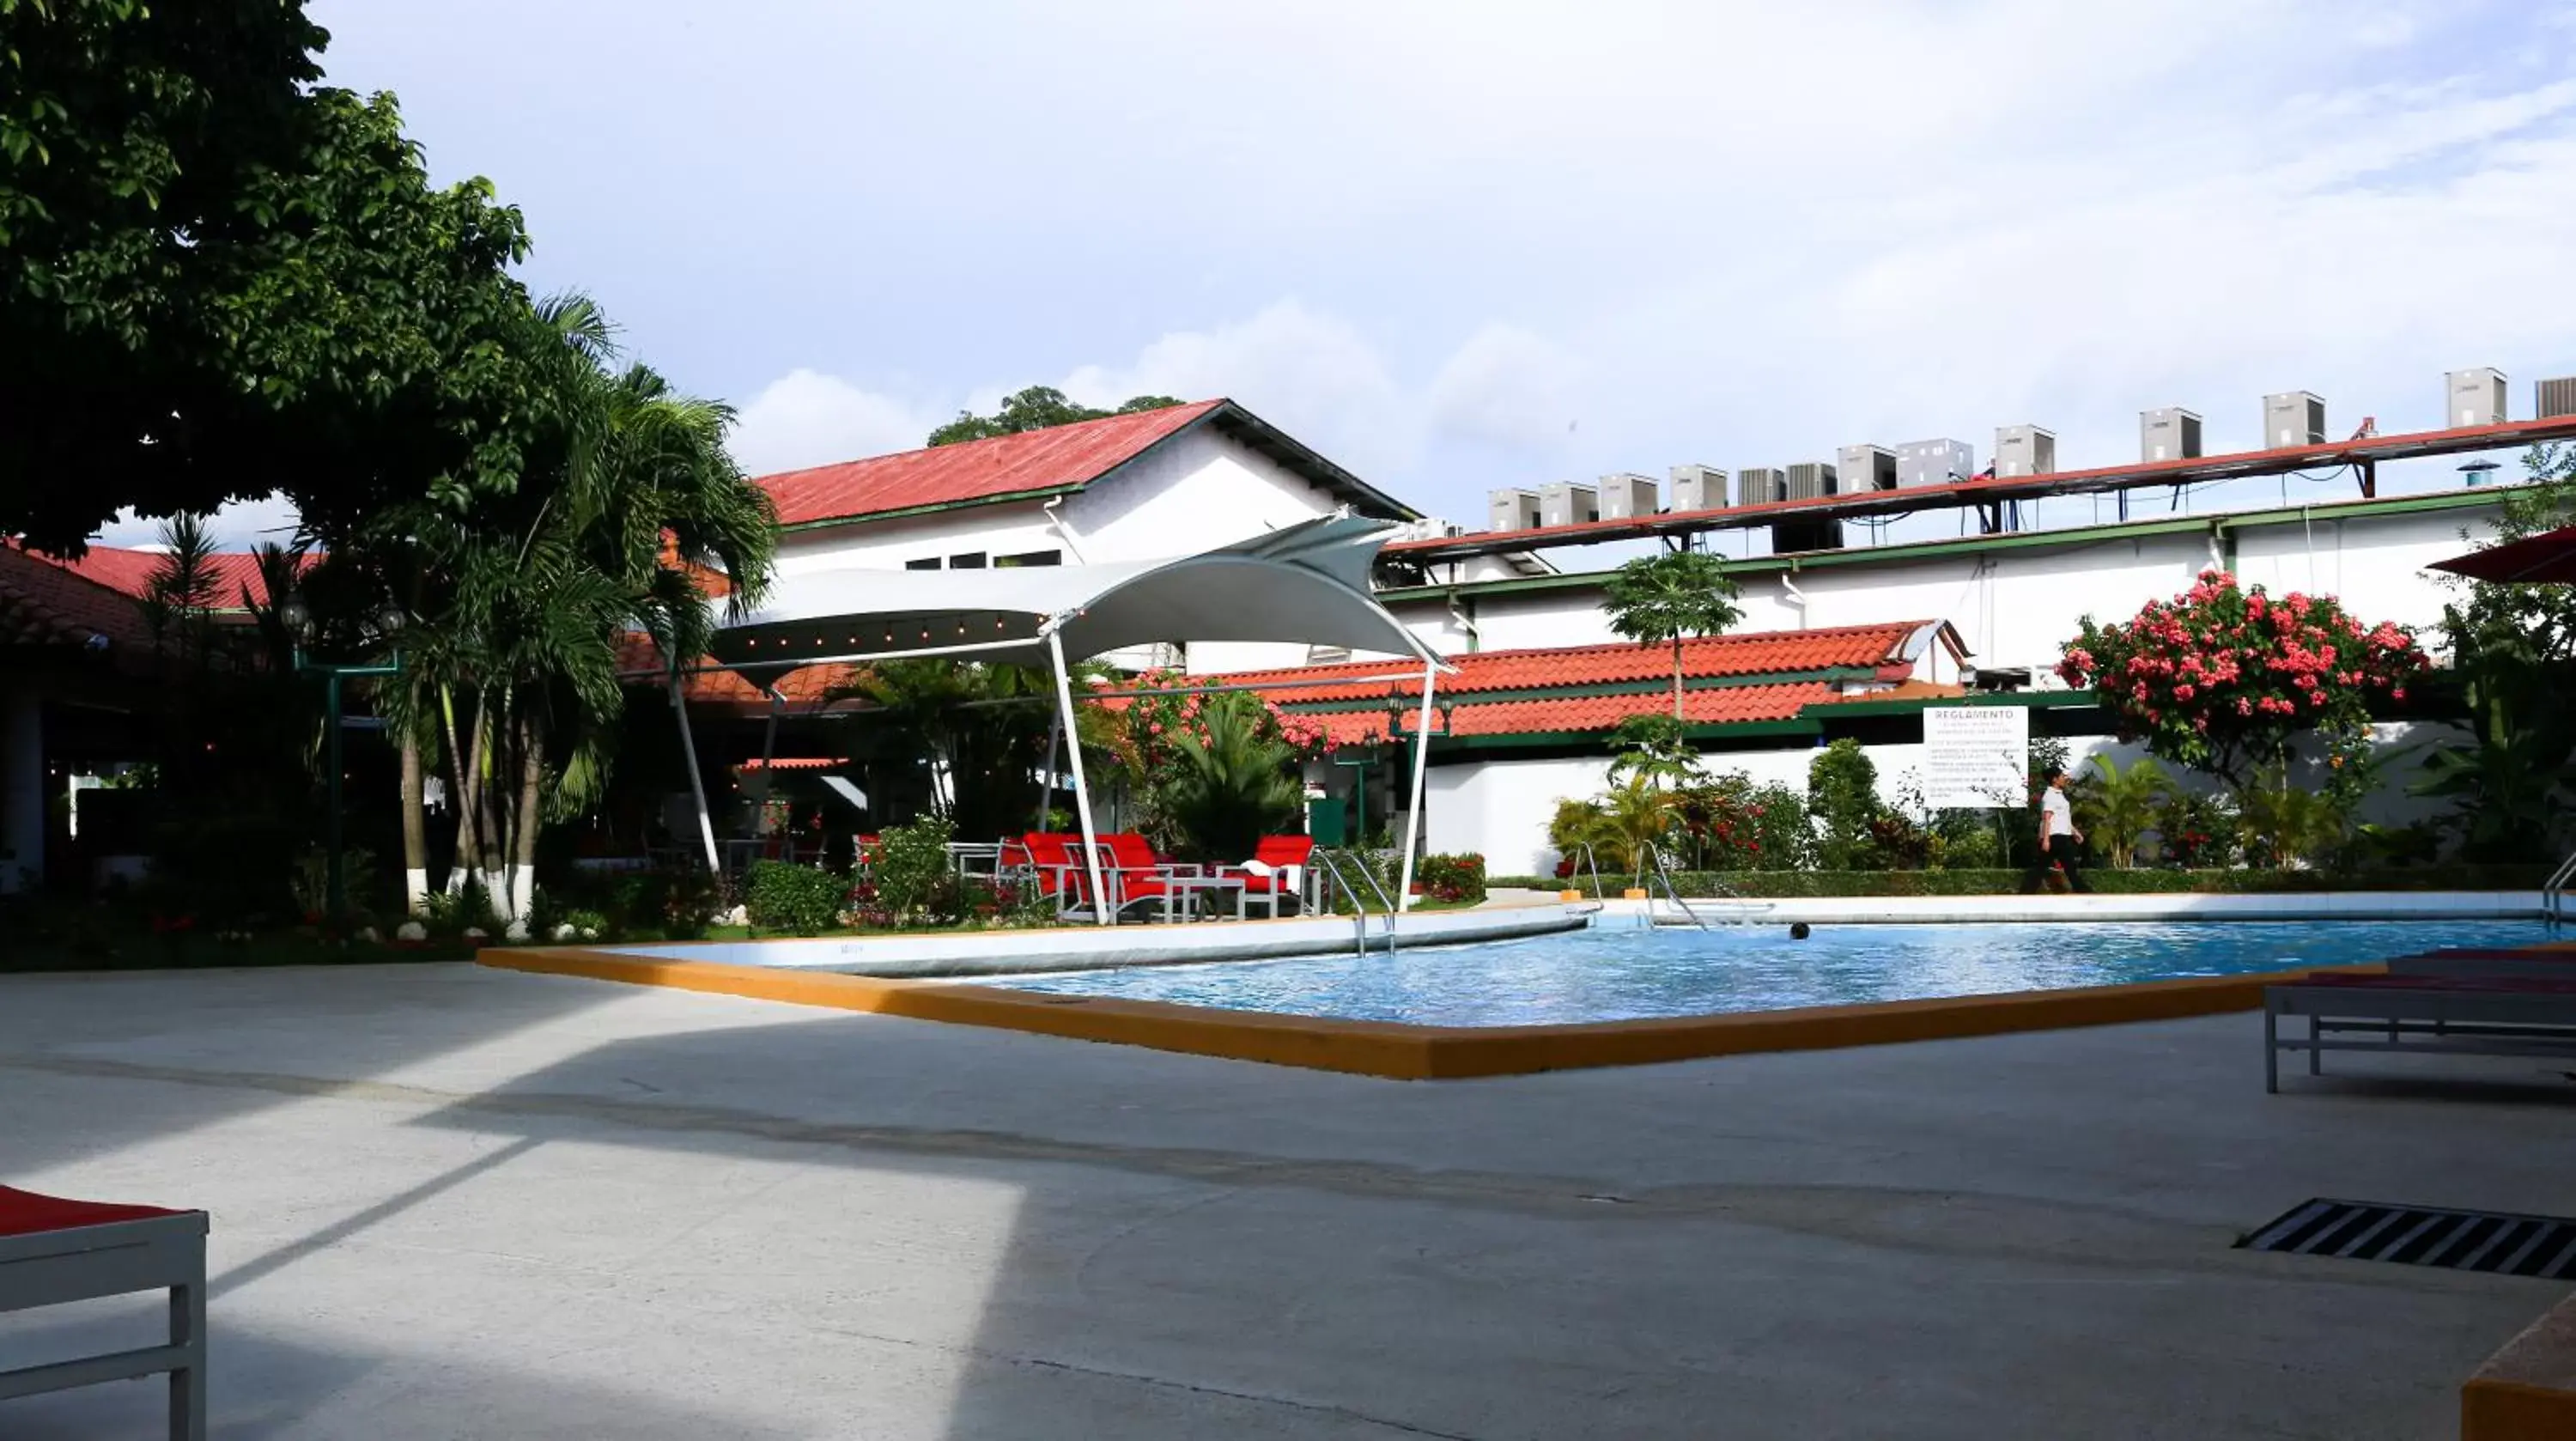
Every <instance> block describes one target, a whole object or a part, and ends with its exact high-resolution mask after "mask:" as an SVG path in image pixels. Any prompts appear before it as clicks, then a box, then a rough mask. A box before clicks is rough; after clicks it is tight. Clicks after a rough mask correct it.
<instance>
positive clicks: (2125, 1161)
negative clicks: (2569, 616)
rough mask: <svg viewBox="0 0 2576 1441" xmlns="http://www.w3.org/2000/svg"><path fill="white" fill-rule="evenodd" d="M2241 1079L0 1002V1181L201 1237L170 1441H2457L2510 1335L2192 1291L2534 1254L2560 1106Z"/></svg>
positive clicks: (2477, 1073)
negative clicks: (2297, 1219)
mask: <svg viewBox="0 0 2576 1441" xmlns="http://www.w3.org/2000/svg"><path fill="white" fill-rule="evenodd" d="M2258 1034H2259V1023H2258V1022H2257V1021H2256V1019H2255V1018H2253V1017H2250V1016H2220V1017H2210V1018H2203V1019H2197V1020H2183V1021H2169V1022H2161V1023H2156V1024H2147V1025H2134V1026H2115V1027H2106V1028H2097V1029H2091V1030H2079V1031H2056V1032H2046V1033H2035V1034H2026V1035H2011V1036H1998V1037H1991V1038H1986V1039H1978V1040H1962V1041H1939V1042H1928V1043H1921V1044H1913V1045H1893V1046H1880V1047H1873V1048H1870V1049H1866V1050H1857V1051H1833V1052H1813V1053H1802V1054H1776V1055H1755V1056H1737V1057H1730V1058H1725V1059H1720V1060H1712V1061H1694V1062H1687V1063H1682V1064H1674V1065H1663V1066H1650V1067H1637V1068H1629V1069H1622V1070H1602V1071H1583V1072H1566V1073H1557V1074H1547V1075H1535V1076H1525V1077H1516V1078H1510V1079H1501V1080H1492V1081H1481V1082H1475V1083H1472V1084H1464V1085H1451V1086H1391V1085H1388V1084H1386V1083H1384V1082H1380V1081H1371V1080H1365V1079H1360V1078H1356V1077H1349V1076H1340V1075H1333V1074H1327V1073H1323V1072H1317V1071H1304V1070H1290V1069H1283V1068H1278V1067H1264V1066H1245V1065H1240V1064H1235V1063H1229V1062H1223V1061H1213V1060H1205V1059H1200V1058H1195V1057H1189V1056H1180V1055H1171V1054H1165V1053H1160V1052H1154V1051H1147V1050H1139V1049H1134V1048H1129V1047H1118V1046H1098V1045H1084V1044H1079V1043H1075V1042H1069V1041H1063V1040H1057V1039H1052V1038H1047V1037H1041V1036H1031V1035H1022V1034H1014V1033H1009V1032H1003V1031H994V1030H985V1029H977V1028H970V1027H958V1026H939V1025H928V1024H923V1023H920V1022H916V1021H910V1020H903V1019H898V1018H893V1017H887V1016H872V1015H856V1014H847V1013H840V1012H831V1011H818V1010H813V1009H808V1008H802V1007H794V1006H785V1005H778V1004H772V1003H765V1002H759V1001H751V1000H744V999H739V998H733V997H724V996H709V995H701V994H692V993H688V992H681V991H673V990H664V989H643V988H634V987H623V986H611V985H602V984H599V983H597V982H590V981H583V980H576V979H569V978H561V977H550V976H533V975H523V974H513V973H508V972H502V971H496V970H491V969H488V968H477V967H472V966H464V965H417V966H374V967H365V968H351V969H346V970H302V971H299V970H266V971H200V972H188V973H123V974H113V975H94V976H0V1086H5V1087H6V1094H7V1095H8V1098H9V1104H7V1105H6V1106H0V1158H5V1161H0V1165H5V1168H6V1170H5V1174H0V1180H5V1181H6V1182H7V1183H9V1184H13V1185H20V1186H27V1187H33V1188H36V1189H41V1190H53V1191H60V1192H68V1193H73V1194H78V1195H85V1196H90V1197H95V1198H101V1199H123V1200H142V1201H155V1202H161V1203H165V1204H186V1205H198V1206H204V1207H206V1208H208V1209H209V1210H210V1211H212V1213H213V1215H214V1233H213V1237H212V1258H211V1259H212V1270H213V1273H214V1275H215V1278H216V1279H215V1283H214V1296H213V1307H212V1326H213V1338H214V1358H215V1363H214V1364H215V1367H216V1369H215V1372H214V1375H213V1384H212V1394H213V1411H214V1417H215V1435H216V1436H217V1437H218V1438H223V1441H253V1438H257V1441H340V1438H347V1437H354V1436H364V1437H368V1438H371V1441H430V1438H452V1437H460V1436H473V1437H511V1438H562V1441H574V1438H589V1437H598V1436H615V1437H618V1438H621V1441H664V1438H669V1441H702V1438H708V1437H725V1438H752V1441H771V1438H814V1441H841V1438H851V1437H862V1436H864V1437H868V1438H872V1441H1012V1438H1060V1437H1080V1436H1115V1437H1120V1438H1146V1441H1159V1438H1193V1441H1194V1438H1203V1437H1215V1436H1223V1437H1229V1438H1232V1437H1246V1438H1289V1437H1297V1438H1308V1437H1312V1438H1331V1441H1397V1438H1403V1441H1419V1438H1422V1437H1426V1436H1428V1437H1443V1438H1452V1441H1456V1438H1473V1441H1555V1438H1563V1437H1569V1436H1601V1437H1620V1438H1631V1437H1634V1438H1665V1437H1672V1438H1702V1437H1711V1436H1744V1437H1761V1438H1768V1437H1791V1436H1795V1437H1822V1438H1878V1437H1923V1438H1942V1441H1946V1438H1961V1441H1965V1438H1979V1441H1986V1438H1993V1437H2003V1436H2011V1437H2023V1436H2027V1437H2044V1438H2057V1437H2069V1438H2074V1437H2082V1438H2173V1441H2184V1438H2189V1441H2208V1438H2234V1437H2249V1438H2250V1437H2263V1438H2282V1437H2304V1438H2318V1441H2325V1438H2333V1441H2400V1438H2404V1441H2426V1438H2434V1437H2448V1436H2451V1435H2453V1434H2455V1428H2456V1425H2457V1419H2458V1416H2459V1406H2460V1400H2459V1398H2460V1387H2461V1385H2462V1383H2463V1382H2464V1381H2466V1380H2467V1379H2468V1377H2469V1376H2470V1375H2471V1373H2472V1372H2474V1371H2475V1370H2476V1369H2477V1368H2478V1367H2479V1365H2480V1364H2481V1363H2482V1362H2483V1361H2484V1360H2485V1359H2486V1358H2487V1357H2488V1356H2489V1354H2490V1353H2492V1352H2494V1351H2496V1350H2497V1348H2498V1347H2500V1346H2502V1345H2504V1344H2505V1342H2506V1341H2507V1340H2508V1339H2510V1338H2511V1337H2513V1336H2514V1335H2515V1334H2516V1333H2518V1332H2520V1331H2522V1330H2523V1328H2524V1327H2525V1326H2526V1325H2528V1324H2529V1323H2530V1322H2531V1321H2533V1320H2534V1319H2535V1318H2536V1317H2538V1316H2539V1315H2540V1314H2541V1313H2542V1312H2544V1311H2546V1310H2547V1309H2548V1308H2549V1307H2550V1306H2551V1305H2552V1304H2553V1303H2554V1302H2556V1301H2557V1300H2559V1299H2560V1298H2561V1296H2562V1295H2563V1294H2564V1289H2563V1288H2561V1287H2553V1286H2551V1285H2548V1284H2546V1283H2540V1282H2532V1281H2525V1280H2516V1279H2511V1278H2497V1277H2492V1276H2479V1275H2470V1274H2457V1273H2450V1272H2442V1271H2428V1270H2421V1269H2417V1268H2411V1267H2402V1266H2391V1265H2380V1264H2371V1263H2359V1262H2339V1261H2334V1260H2330V1259H2321V1258H2311V1257H2299V1256H2272V1255H2254V1254H2249V1253H2246V1252H2241V1251H2236V1250H2233V1249H2231V1248H2230V1243H2231V1241H2232V1240H2233V1239H2234V1238H2235V1237H2236V1236H2237V1235H2238V1234H2239V1233H2240V1232H2242V1231H2243V1230H2246V1229H2248V1228H2250V1227H2253V1226H2255V1225H2257V1224H2260V1223H2261V1222H2263V1221H2266V1220H2268V1219H2270V1218H2271V1217H2273V1216H2274V1215H2276V1214H2278V1213H2279V1212H2281V1211H2283V1210H2286V1209H2288V1208H2289V1207H2291V1206H2292V1205H2294V1204H2296V1203H2298V1202H2300V1201H2302V1200H2305V1199H2307V1198H2309V1197H2312V1196H2320V1195H2325V1196H2341V1197H2350V1198H2356V1199H2393V1200H2406V1201H2412V1202H2416V1203H2421V1204H2428V1205H2457V1206H2480V1207H2493V1208H2497V1209H2503V1210H2516V1211H2531V1212H2544V1213H2546V1212H2563V1211H2565V1210H2566V1209H2567V1206H2568V1189H2567V1177H2568V1162H2567V1159H2566V1158H2567V1157H2568V1156H2569V1155H2570V1154H2576V1086H2571V1085H2570V1084H2569V1083H2568V1082H2567V1081H2566V1080H2565V1079H2564V1078H2562V1077H2561V1076H2559V1075H2557V1074H2556V1073H2555V1072H2554V1071H2552V1070H2550V1069H2549V1068H2547V1067H2546V1066H2545V1065H2543V1064H2541V1063H2538V1062H2531V1061H2520V1062H2517V1061H2505V1060H2474V1059H2454V1060H2449V1061H2443V1062H2433V1061H2430V1060H2424V1059H2417V1058H2389V1059H2381V1058H2372V1059H2370V1060H2367V1061H2364V1060H2355V1061H2351V1062H2349V1063H2345V1064H2343V1065H2342V1066H2341V1067H2340V1069H2341V1070H2342V1071H2343V1072H2344V1074H2343V1075H2340V1076H2338V1075H2331V1074H2330V1075H2329V1076H2327V1077H2326V1078H2325V1079H2323V1080H2322V1081H2313V1082H2312V1081H2308V1080H2306V1079H2305V1078H2300V1081H2299V1083H2298V1085H2297V1086H2296V1087H2295V1088H2294V1089H2293V1090H2291V1091H2288V1092H2286V1093H2284V1094H2283V1095H2280V1096H2277V1097H2266V1096H2265V1095H2263V1094H2262V1080H2261V1057H2260V1054H2259V1043H2258V1039H2257V1037H2258ZM153 1319H154V1307H153V1305H151V1304H148V1303H146V1302H144V1301H142V1300H140V1299H137V1300H135V1301H133V1302H131V1303H125V1304H119V1305H94V1306H85V1307H81V1308H67V1310H66V1311H65V1312H63V1313H59V1314H55V1313H34V1314H25V1315H18V1316H10V1317H5V1318H0V1352H5V1353H6V1358H7V1359H8V1360H12V1361H14V1360H19V1359H25V1360H37V1359H44V1356H43V1355H38V1354H34V1353H39V1352H42V1353H45V1355H50V1354H53V1353H54V1351H55V1348H61V1349H65V1350H67V1349H69V1348H71V1347H73V1346H74V1345H77V1344H79V1343H82V1342H96V1341H102V1340H104V1341H108V1342H110V1343H113V1342H114V1341H116V1340H118V1339H121V1338H122V1337H125V1336H130V1335H139V1334H142V1333H144V1332H146V1331H148V1329H149V1326H150V1324H151V1322H152V1320H153ZM159 1419H160V1397H159V1393H158V1392H157V1391H155V1390H153V1389H151V1388H148V1387H131V1386H130V1387H116V1388H107V1389H101V1390H92V1391H84V1392H70V1393H64V1394H60V1395H56V1396H52V1397H44V1398H37V1399H33V1400H27V1401H14V1402H0V1435H6V1436H8V1437H10V1438H11V1441H116V1438H120V1437H126V1436H132V1437H137V1438H141V1437H151V1436H158V1435H159V1434H160V1433H159V1431H158V1430H157V1429H156V1427H157V1425H158V1422H159Z"/></svg>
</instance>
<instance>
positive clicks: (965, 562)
mask: <svg viewBox="0 0 2576 1441" xmlns="http://www.w3.org/2000/svg"><path fill="white" fill-rule="evenodd" d="M948 568H949V569H950V570H982V569H983V568H984V552H982V551H980V550H979V551H976V552H975V553H973V554H972V555H952V556H950V557H948Z"/></svg>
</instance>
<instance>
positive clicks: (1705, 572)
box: [1601, 550, 1744, 720]
mask: <svg viewBox="0 0 2576 1441" xmlns="http://www.w3.org/2000/svg"><path fill="white" fill-rule="evenodd" d="M1601 590H1602V603H1603V605H1604V606H1605V607H1606V608H1607V609H1608V610H1609V612H1610V629H1611V630H1612V631H1613V632H1614V633H1616V634H1618V635H1622V636H1625V637H1627V638H1628V639H1630V640H1633V641H1635V642H1637V643H1638V644H1639V645H1669V646H1671V647H1672V651H1673V719H1675V720H1680V719H1681V718H1682V642H1683V641H1684V640H1685V639H1687V638H1689V637H1692V636H1707V635H1716V634H1718V633H1720V632H1722V631H1724V630H1725V629H1726V628H1727V627H1729V626H1732V625H1734V624H1735V623H1736V622H1737V621H1739V620H1742V619H1743V618H1744V612H1743V611H1741V610H1739V609H1737V608H1736V606H1735V603H1734V602H1735V598H1736V596H1737V594H1738V591H1737V590H1736V586H1735V582H1734V580H1733V579H1731V578H1730V577H1729V576H1728V575H1727V574H1726V563H1725V562H1724V561H1722V560H1719V559H1718V558H1717V557H1716V556H1713V555H1710V554H1709V553H1708V552H1706V551H1698V550H1674V551H1666V552H1664V553H1662V554H1660V555H1649V556H1640V557H1638V558H1637V559H1635V560H1632V561H1629V562H1628V563H1627V564H1625V565H1623V566H1621V567H1619V568H1618V569H1617V570H1615V571H1612V572H1611V573H1610V578H1609V580H1608V581H1607V582H1605V583H1604V584H1603V586H1602V588H1601Z"/></svg>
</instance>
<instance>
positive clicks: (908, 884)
mask: <svg viewBox="0 0 2576 1441" xmlns="http://www.w3.org/2000/svg"><path fill="white" fill-rule="evenodd" d="M952 833H953V832H952V830H951V827H950V826H949V823H948V819H947V817H945V816H935V815H930V816H923V817H921V818H920V819H918V820H915V821H914V822H912V823H911V824H910V825H901V826H889V827H887V828H886V830H885V833H884V834H883V835H882V836H880V837H879V838H878V841H877V847H876V854H875V856H874V858H873V859H872V861H871V862H870V865H869V872H868V876H869V880H870V881H871V882H872V883H874V885H875V886H876V897H875V901H876V905H877V906H878V907H880V908H882V909H883V911H884V912H885V913H886V915H887V916H888V917H889V918H890V919H892V920H894V921H896V922H904V921H910V920H914V919H916V918H919V917H923V916H928V915H933V914H934V913H938V912H943V911H945V912H948V913H949V919H952V920H954V919H956V918H957V915H958V914H959V913H960V912H961V909H962V906H963V902H962V900H961V899H960V898H959V896H958V894H957V892H958V890H959V887H958V884H957V873H956V872H955V871H954V870H952V869H951V868H950V866H949V864H948V838H949V836H950V835H951V834H952Z"/></svg>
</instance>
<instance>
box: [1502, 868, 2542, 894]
mask: <svg viewBox="0 0 2576 1441" xmlns="http://www.w3.org/2000/svg"><path fill="white" fill-rule="evenodd" d="M2084 876H2085V879H2086V880H2088V881H2090V882H2091V883H2092V885H2093V889H2095V890H2097V891H2100V892H2102V893H2104V894H2106V895H2181V894H2191V893H2201V894H2217V895H2226V894H2279V893H2301V892H2317V891H2530V890H2538V889H2539V888H2540V886H2541V885H2542V883H2543V882H2545V881H2547V880H2548V879H2549V867H2547V866H2416V867H2410V868H2408V869H2405V870H2377V871H2349V872H2342V873H2333V872H2325V871H2266V870H2230V871H2169V870H2160V869H2141V870H2130V871H2119V870H2094V869H2090V868H2088V869H2087V870H2086V871H2085V872H2084ZM2021 883H2022V873H2021V872H2019V871H2003V870H1981V871H1685V872H1682V873H1680V874H1678V875H1675V876H1674V877H1673V884H1674V886H1675V887H1676V888H1677V889H1678V890H1680V892H1681V893H1682V894H1683V895H1686V896H1716V895H1738V896H1755V897H1761V898H1765V899H1773V900H1789V899H1798V898H1804V897H1811V896H1997V895H2010V894H2013V893H2014V892H2017V891H2019V890H2020V889H2021ZM1486 884H1487V885H1490V886H1500V887H1514V886H1518V887H1524V888H1533V889H1538V890H1549V891H1553V890H1557V889H1559V888H1560V887H1569V886H1570V887H1573V888H1574V889H1577V890H1583V891H1587V892H1588V891H1589V890H1590V889H1591V878H1590V877H1588V876H1586V877H1583V878H1580V879H1578V880H1574V881H1559V880H1555V879H1553V878H1546V879H1543V878H1541V877H1538V876H1491V877H1488V878H1487V879H1486ZM1624 884H1625V881H1624V879H1623V878H1621V877H1618V876H1604V877H1602V885H1603V886H1604V887H1605V888H1617V887H1620V886H1622V885H1624Z"/></svg>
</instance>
